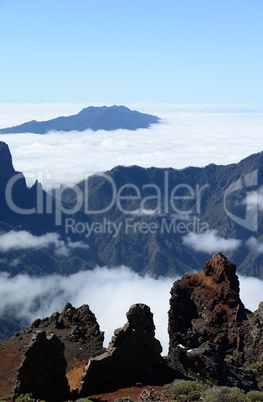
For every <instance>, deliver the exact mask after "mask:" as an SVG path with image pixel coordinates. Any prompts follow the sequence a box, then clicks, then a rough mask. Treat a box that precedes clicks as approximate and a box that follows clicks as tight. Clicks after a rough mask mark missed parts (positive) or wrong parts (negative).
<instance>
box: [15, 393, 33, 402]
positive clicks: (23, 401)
mask: <svg viewBox="0 0 263 402" xmlns="http://www.w3.org/2000/svg"><path fill="white" fill-rule="evenodd" d="M31 401H32V402H34V399H33V397H32V394H21V395H19V397H17V398H16V399H15V402H31Z"/></svg>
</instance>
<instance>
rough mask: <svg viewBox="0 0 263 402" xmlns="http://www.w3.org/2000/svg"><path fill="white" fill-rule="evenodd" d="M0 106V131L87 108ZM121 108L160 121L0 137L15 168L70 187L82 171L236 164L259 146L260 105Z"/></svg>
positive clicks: (45, 105)
mask: <svg viewBox="0 0 263 402" xmlns="http://www.w3.org/2000/svg"><path fill="white" fill-rule="evenodd" d="M0 106H1V107H0V127H8V126H12V125H17V124H20V123H23V122H25V121H29V120H33V119H35V120H47V119H51V118H54V117H57V116H59V115H65V116H66V115H71V114H74V113H77V112H79V111H80V110H81V109H82V108H84V107H87V106H89V105H87V104H35V105H31V104H2V105H0ZM127 106H128V107H130V108H131V109H136V110H139V111H141V112H146V113H152V114H156V115H158V116H159V117H161V118H162V119H163V120H162V123H161V124H158V125H153V126H152V127H151V128H150V129H141V130H136V131H127V130H116V131H113V132H107V131H103V130H100V131H97V132H93V131H90V130H87V131H85V132H81V133H79V132H70V133H63V132H52V133H50V134H49V135H37V134H16V135H13V134H9V135H1V138H0V139H1V140H2V141H5V142H7V143H8V144H9V146H10V149H11V152H12V154H13V159H14V165H15V168H16V169H17V170H19V171H22V172H23V173H25V174H27V173H29V174H30V175H31V176H32V173H35V174H37V172H39V174H38V179H39V181H40V182H42V183H43V182H44V184H46V185H47V184H48V183H50V182H55V183H63V184H70V183H76V182H78V181H80V180H82V179H83V178H84V174H85V173H92V172H94V171H105V170H107V169H111V168H112V167H114V166H116V165H134V164H137V165H140V166H143V167H149V166H158V167H174V168H183V167H186V166H189V165H193V166H205V165H207V164H209V163H217V164H227V163H232V162H239V161H240V159H242V158H244V157H246V156H248V155H250V154H252V153H255V152H259V151H261V150H262V148H263V144H262V126H263V107H262V106H255V105H254V106H253V105H252V106H223V105H222V106H211V105H210V106H207V105H176V104H163V105H162V104H161V105H156V104H137V105H136V104H133V105H127ZM226 143H227V147H226ZM31 180H32V178H31Z"/></svg>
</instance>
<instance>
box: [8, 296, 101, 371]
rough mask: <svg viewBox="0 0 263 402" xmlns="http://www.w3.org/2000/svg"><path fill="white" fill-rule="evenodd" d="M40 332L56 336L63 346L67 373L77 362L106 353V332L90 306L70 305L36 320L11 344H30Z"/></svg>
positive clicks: (13, 338)
mask: <svg viewBox="0 0 263 402" xmlns="http://www.w3.org/2000/svg"><path fill="white" fill-rule="evenodd" d="M37 331H45V332H46V334H47V335H51V334H55V335H57V337H59V339H60V340H61V341H62V342H63V344H64V346H65V357H66V360H67V364H68V370H71V368H72V367H73V366H74V365H75V364H76V362H77V361H81V360H87V359H89V358H90V357H94V356H97V355H100V354H101V353H103V352H104V351H105V348H104V347H103V341H104V332H101V331H100V327H99V324H98V322H97V320H96V317H95V315H94V314H93V312H92V311H91V310H90V308H89V306H88V305H87V304H84V305H82V306H81V307H79V308H75V307H73V306H72V304H71V303H67V304H66V305H65V307H64V309H63V311H62V312H61V313H58V312H56V313H54V314H52V315H51V316H50V317H46V318H43V319H40V318H38V319H36V320H35V321H34V322H33V323H32V325H31V326H30V327H28V328H26V329H24V330H21V331H19V332H16V333H15V334H14V335H13V336H12V338H11V339H10V341H15V342H19V343H21V342H23V341H24V342H25V343H28V342H29V339H30V338H31V336H32V334H34V333H36V332H37Z"/></svg>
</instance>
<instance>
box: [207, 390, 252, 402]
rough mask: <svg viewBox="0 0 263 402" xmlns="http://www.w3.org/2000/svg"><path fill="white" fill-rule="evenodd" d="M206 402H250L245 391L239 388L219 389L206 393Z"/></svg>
mask: <svg viewBox="0 0 263 402" xmlns="http://www.w3.org/2000/svg"><path fill="white" fill-rule="evenodd" d="M204 401H205V402H222V401H224V402H249V401H250V399H249V398H248V396H247V395H245V391H243V390H242V389H239V388H237V387H233V388H230V387H219V388H215V389H210V390H208V391H206V392H205V395H204Z"/></svg>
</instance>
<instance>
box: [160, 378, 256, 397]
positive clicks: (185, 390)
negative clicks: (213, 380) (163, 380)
mask: <svg viewBox="0 0 263 402" xmlns="http://www.w3.org/2000/svg"><path fill="white" fill-rule="evenodd" d="M163 395H164V396H165V398H168V400H169V401H172V402H191V401H193V402H197V401H204V402H222V401H224V402H251V401H252V402H260V401H263V392H261V391H249V392H248V393H247V394H246V393H245V391H243V390H242V389H240V388H237V387H232V388H231V387H212V388H211V387H209V388H208V386H202V385H201V384H199V383H198V382H196V381H182V380H175V381H174V382H173V383H171V384H166V385H165V386H164V387H163Z"/></svg>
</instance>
